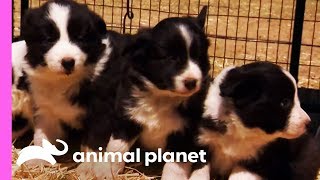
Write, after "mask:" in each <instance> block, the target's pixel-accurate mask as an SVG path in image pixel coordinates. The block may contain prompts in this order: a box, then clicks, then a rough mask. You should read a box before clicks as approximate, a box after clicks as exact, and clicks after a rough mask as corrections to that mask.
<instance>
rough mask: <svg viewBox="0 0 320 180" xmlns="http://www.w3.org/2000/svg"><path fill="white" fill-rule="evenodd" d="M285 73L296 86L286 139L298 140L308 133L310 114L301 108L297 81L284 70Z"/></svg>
mask: <svg viewBox="0 0 320 180" xmlns="http://www.w3.org/2000/svg"><path fill="white" fill-rule="evenodd" d="M283 73H284V74H285V75H286V76H287V77H288V78H289V79H290V80H291V81H292V83H293V84H294V86H295V95H294V102H293V107H292V110H291V113H290V115H289V120H288V122H289V123H288V125H287V127H286V132H285V135H284V136H285V137H286V138H296V137H299V136H300V135H302V134H303V133H304V132H305V131H306V124H307V123H309V122H310V121H311V120H310V117H309V116H308V114H307V113H306V112H305V111H304V110H303V109H302V108H301V106H300V101H299V97H298V88H297V83H296V81H295V79H294V78H293V76H292V75H291V74H290V73H289V72H287V71H285V70H283Z"/></svg>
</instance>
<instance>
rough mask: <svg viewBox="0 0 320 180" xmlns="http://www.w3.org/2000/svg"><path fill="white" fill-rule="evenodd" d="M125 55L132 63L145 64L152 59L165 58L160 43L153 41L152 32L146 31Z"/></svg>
mask: <svg viewBox="0 0 320 180" xmlns="http://www.w3.org/2000/svg"><path fill="white" fill-rule="evenodd" d="M123 55H124V56H126V57H128V58H129V59H130V60H131V62H133V63H139V64H143V63H145V62H146V61H149V60H151V59H157V58H161V57H163V53H162V51H161V48H160V47H159V45H158V43H157V42H155V41H154V40H153V39H152V36H151V34H150V32H147V31H144V32H142V33H141V34H139V35H137V37H136V39H135V40H134V41H133V42H132V43H131V44H130V45H128V46H127V47H126V48H125V50H124V51H123Z"/></svg>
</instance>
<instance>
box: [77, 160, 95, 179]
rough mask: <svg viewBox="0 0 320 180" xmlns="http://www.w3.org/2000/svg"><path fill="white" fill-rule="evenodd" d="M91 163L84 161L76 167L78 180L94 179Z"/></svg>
mask: <svg viewBox="0 0 320 180" xmlns="http://www.w3.org/2000/svg"><path fill="white" fill-rule="evenodd" d="M92 170H93V163H90V162H85V163H81V164H80V165H79V166H78V167H77V168H76V172H77V174H78V176H79V179H80V180H87V179H94V173H93V171H92Z"/></svg>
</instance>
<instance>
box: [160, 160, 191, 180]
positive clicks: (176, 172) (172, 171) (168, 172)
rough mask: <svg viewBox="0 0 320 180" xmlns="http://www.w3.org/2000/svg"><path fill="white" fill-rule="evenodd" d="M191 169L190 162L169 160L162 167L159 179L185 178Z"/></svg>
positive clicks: (181, 179)
mask: <svg viewBox="0 0 320 180" xmlns="http://www.w3.org/2000/svg"><path fill="white" fill-rule="evenodd" d="M190 170H191V163H181V162H179V163H178V162H170V163H166V164H165V165H164V167H163V171H162V176H161V180H171V179H180V180H187V179H188V177H189V174H190Z"/></svg>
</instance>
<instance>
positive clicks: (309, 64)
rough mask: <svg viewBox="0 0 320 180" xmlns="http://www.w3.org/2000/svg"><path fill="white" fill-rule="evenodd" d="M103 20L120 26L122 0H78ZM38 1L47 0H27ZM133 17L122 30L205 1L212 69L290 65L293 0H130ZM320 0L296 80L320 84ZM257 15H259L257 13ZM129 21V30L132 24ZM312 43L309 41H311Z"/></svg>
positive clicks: (311, 6) (310, 4) (309, 7)
mask: <svg viewBox="0 0 320 180" xmlns="http://www.w3.org/2000/svg"><path fill="white" fill-rule="evenodd" d="M77 1H78V2H81V3H86V4H88V6H89V7H90V8H91V9H93V10H94V11H95V12H97V13H98V14H100V15H101V16H102V17H103V18H104V19H105V21H106V23H107V26H108V29H111V30H115V31H118V32H122V24H123V23H122V22H123V17H124V15H125V13H126V0H77ZM20 2H21V1H18V0H14V7H15V8H14V34H15V35H19V30H20V29H19V26H20ZM29 2H30V6H31V7H38V6H39V5H40V4H42V3H44V2H46V1H45V0H29ZM130 2H131V4H132V12H133V14H134V18H133V19H132V21H130V20H129V19H128V18H127V20H126V33H135V32H136V30H137V29H138V28H139V27H150V26H154V25H155V24H156V23H157V22H159V21H160V20H161V19H164V18H166V17H174V16H186V15H188V14H190V15H196V14H198V11H199V9H200V8H201V7H202V6H204V5H208V6H209V10H208V11H209V15H208V19H207V25H206V32H207V34H208V36H209V39H210V42H211V46H210V49H209V55H210V60H211V62H212V75H213V76H215V75H217V73H219V72H220V71H221V69H222V68H223V67H225V66H229V65H233V64H235V65H242V64H244V63H249V62H252V61H255V60H257V61H265V60H267V61H271V62H276V63H277V64H279V65H281V66H283V67H284V68H286V69H288V68H289V67H288V66H289V65H288V63H289V62H290V58H291V57H290V54H291V52H290V49H291V45H290V42H291V39H292V28H293V21H292V19H293V18H294V7H295V0H234V1H231V0H141V1H138V0H130ZM319 4H320V1H317V0H307V4H306V13H305V23H304V33H303V46H302V49H301V55H300V58H301V60H300V64H301V65H300V69H299V86H300V87H308V88H312V89H320V73H319V71H320V10H318V8H319ZM258 17H260V18H258ZM130 24H131V27H132V28H131V30H130ZM312 45H313V46H312Z"/></svg>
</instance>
